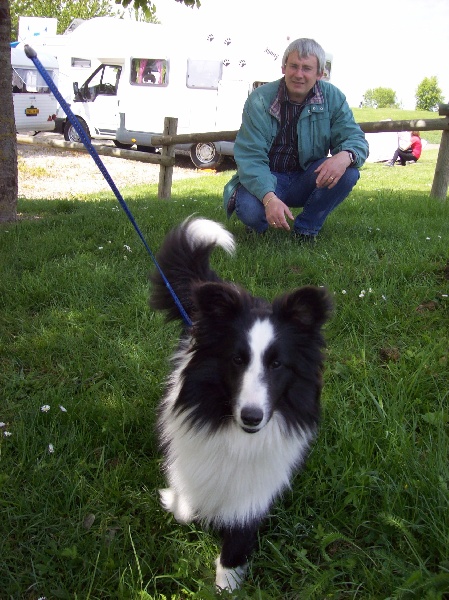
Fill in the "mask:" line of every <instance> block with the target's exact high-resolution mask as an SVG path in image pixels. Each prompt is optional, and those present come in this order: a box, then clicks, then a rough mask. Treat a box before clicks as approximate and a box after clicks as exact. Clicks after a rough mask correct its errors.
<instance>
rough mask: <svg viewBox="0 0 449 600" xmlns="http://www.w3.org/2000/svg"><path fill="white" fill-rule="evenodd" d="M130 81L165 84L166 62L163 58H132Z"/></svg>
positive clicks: (166, 80) (166, 76) (166, 81)
mask: <svg viewBox="0 0 449 600" xmlns="http://www.w3.org/2000/svg"><path fill="white" fill-rule="evenodd" d="M131 83H132V84H134V85H153V86H154V85H167V83H168V62H167V61H166V60H165V59H163V58H132V59H131Z"/></svg>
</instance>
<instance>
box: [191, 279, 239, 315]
mask: <svg viewBox="0 0 449 600" xmlns="http://www.w3.org/2000/svg"><path fill="white" fill-rule="evenodd" d="M192 297H193V305H194V313H196V314H197V316H199V315H201V316H205V317H208V318H212V319H229V318H230V317H232V316H234V315H236V314H237V313H238V312H240V311H241V310H242V306H243V299H242V291H241V290H240V289H239V288H237V287H236V286H234V285H232V284H230V283H225V282H207V283H200V284H198V285H195V286H194V287H193V289H192ZM194 316H195V315H194Z"/></svg>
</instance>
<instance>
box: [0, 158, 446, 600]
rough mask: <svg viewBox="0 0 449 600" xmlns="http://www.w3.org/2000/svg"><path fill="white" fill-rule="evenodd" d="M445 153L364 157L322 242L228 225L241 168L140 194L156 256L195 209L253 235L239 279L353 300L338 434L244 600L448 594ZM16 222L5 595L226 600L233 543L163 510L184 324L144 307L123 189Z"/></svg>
mask: <svg viewBox="0 0 449 600" xmlns="http://www.w3.org/2000/svg"><path fill="white" fill-rule="evenodd" d="M436 157H437V151H435V150H427V151H424V153H423V156H422V159H421V160H420V161H419V162H418V163H417V164H416V165H414V166H409V167H406V168H405V169H404V168H400V167H397V168H394V169H387V168H385V167H383V166H382V165H378V164H368V165H366V166H365V167H364V168H363V169H362V177H361V180H360V182H359V183H358V185H357V186H356V188H355V190H354V192H353V193H352V194H351V196H350V197H349V198H348V199H347V200H346V201H345V202H344V203H343V204H342V205H341V206H340V207H339V208H338V209H337V210H336V211H335V212H334V213H333V214H332V215H331V216H330V217H329V219H328V220H327V222H326V225H325V227H324V228H323V231H322V234H321V235H320V240H319V243H318V244H317V246H316V247H314V248H304V247H299V246H297V245H296V244H295V243H294V242H293V241H292V240H291V239H290V238H289V236H288V235H285V234H283V233H281V232H276V231H270V232H269V233H268V234H267V235H266V236H264V237H263V238H260V239H259V238H257V239H254V238H247V237H246V236H245V234H244V231H243V226H242V225H241V224H240V223H238V222H237V221H236V219H235V218H233V219H232V220H231V221H229V222H227V221H226V219H225V215H224V211H223V208H222V203H221V193H222V188H223V185H224V183H225V182H226V181H227V180H228V178H229V176H230V173H228V172H224V173H220V174H218V175H212V176H205V177H204V178H199V179H194V180H184V181H181V182H176V183H175V184H174V187H173V198H172V200H171V201H159V200H157V198H156V195H157V190H156V188H155V186H149V187H148V188H145V189H143V188H139V189H134V190H122V193H123V195H124V197H125V198H126V200H127V201H128V203H129V205H130V207H131V209H132V211H133V213H134V215H135V218H136V220H137V222H138V223H139V225H140V227H141V228H142V231H143V232H144V235H145V236H146V238H147V240H148V242H149V244H150V246H151V247H152V248H153V249H154V250H157V248H158V247H159V245H160V243H161V240H162V239H163V236H164V235H165V233H166V232H167V231H168V230H169V229H170V228H171V227H172V226H173V225H174V224H176V223H179V222H180V221H181V220H182V219H184V218H185V217H187V216H188V215H190V214H192V213H194V212H195V213H197V214H199V215H202V216H205V217H209V218H212V219H216V220H218V221H220V222H223V223H226V225H227V226H228V227H229V229H230V230H231V231H232V232H233V233H234V234H235V236H236V238H237V243H238V250H237V254H236V257H235V258H233V259H231V258H229V257H227V256H225V255H224V253H222V252H221V251H217V252H216V253H215V254H214V255H213V264H214V266H215V268H216V269H217V270H218V271H219V273H220V274H221V275H222V276H223V277H224V278H227V279H230V280H235V281H239V282H241V283H243V284H244V285H245V286H246V287H247V288H249V289H250V290H251V291H252V292H253V293H254V294H260V295H263V296H265V297H268V298H273V297H274V296H275V295H277V294H279V293H281V292H283V291H285V290H289V289H292V288H294V287H296V286H300V285H304V284H309V283H314V284H317V285H325V286H327V288H328V289H329V290H330V291H331V293H332V294H333V295H334V298H335V314H334V317H333V319H332V320H331V321H330V323H329V325H328V326H327V329H326V338H327V343H328V348H327V351H326V355H327V359H326V370H325V387H324V391H323V419H322V425H321V430H320V435H319V437H318V440H317V442H316V444H315V445H314V447H313V451H312V453H311V456H310V460H309V462H308V463H307V466H306V468H305V469H304V471H303V472H302V473H301V474H299V475H298V476H297V477H296V479H295V481H294V484H293V488H292V490H291V491H290V492H288V493H286V494H285V496H284V497H283V499H282V501H280V502H278V503H277V504H276V506H275V507H274V508H273V510H272V513H271V515H270V518H269V519H268V521H267V524H266V526H264V528H263V530H262V531H261V536H260V549H259V551H258V552H257V553H256V554H255V556H254V559H253V561H252V563H251V569H250V573H249V577H248V580H247V582H246V584H245V586H244V588H243V590H242V592H241V593H240V594H239V597H241V598H255V599H264V600H267V599H273V600H279V599H281V598H282V599H291V600H293V599H294V600H297V599H299V598H301V600H305V599H316V600H323V599H324V598H329V599H330V598H332V599H334V598H336V599H359V598H363V599H386V598H395V599H399V598H401V599H417V600H421V599H424V598H425V599H428V600H437V599H438V600H443V599H444V600H446V599H447V598H448V597H449V596H448V594H449V556H448V549H449V492H448V485H449V466H448V460H447V459H448V455H449V408H448V390H449V369H448V354H449V348H448V341H447V340H448V326H449V298H448V296H447V295H448V293H449V281H448V278H449V266H448V265H449V263H448V243H449V203H448V202H440V201H437V200H433V199H430V198H429V190H430V186H431V183H432V179H433V172H434V169H435V162H436ZM19 211H20V213H21V215H22V219H21V221H20V222H18V223H16V224H9V225H3V226H2V227H1V228H0V261H1V263H0V272H1V278H0V308H1V310H0V364H1V368H0V396H1V402H0V421H2V422H3V423H4V424H5V425H4V427H3V428H2V429H3V433H5V432H9V433H11V435H10V436H6V435H2V436H1V437H0V507H1V520H0V597H1V598H2V599H3V598H5V600H6V599H9V600H10V599H14V600H19V599H20V600H22V599H26V600H37V598H40V597H43V596H45V597H46V598H47V599H48V600H50V599H51V600H53V599H57V598H62V599H69V598H70V599H75V598H76V599H82V600H85V599H90V600H94V599H95V600H96V599H99V600H100V599H101V600H104V599H110V598H120V599H136V600H137V599H138V600H144V599H154V600H162V599H170V600H185V599H187V598H199V599H207V598H213V597H214V590H213V578H214V564H213V562H214V559H215V557H216V555H217V553H218V542H217V538H216V537H215V535H214V534H213V533H212V532H210V531H204V530H202V529H201V528H199V527H196V526H181V525H179V524H177V523H176V522H175V521H174V520H173V519H172V518H171V517H170V516H169V515H167V514H165V513H164V512H163V511H162V510H161V508H160V506H159V503H158V498H157V489H158V488H159V487H160V486H162V485H163V483H164V481H163V476H162V474H161V471H160V455H159V452H158V449H157V446H156V441H155V434H154V422H155V411H156V406H157V403H158V400H159V398H160V397H161V393H162V389H163V381H164V377H165V376H166V374H167V372H168V362H167V359H168V357H169V355H170V354H171V352H172V350H173V349H174V347H175V345H176V343H177V335H178V326H177V325H170V326H167V325H165V324H164V323H163V321H162V318H161V316H160V315H159V314H154V313H153V312H152V311H151V310H150V309H149V307H148V305H147V296H148V285H147V273H148V271H149V270H150V269H151V268H152V263H151V260H150V258H149V257H148V255H147V254H146V251H145V249H144V247H143V245H142V244H141V242H140V240H139V239H138V237H137V235H136V233H135V232H134V230H133V229H132V227H131V225H130V224H129V222H128V220H127V218H126V216H125V214H124V213H123V212H122V211H121V209H119V208H118V205H117V202H116V200H115V198H114V197H113V196H112V194H104V195H102V196H100V197H95V198H90V199H87V200H86V201H46V200H33V201H28V200H21V201H20V204H19ZM362 290H365V293H364V294H363V293H362ZM45 405H49V406H50V409H49V410H48V411H47V412H45V411H42V410H41V407H43V406H45ZM60 406H62V407H63V408H64V409H65V411H66V412H65V411H63V410H62V409H61V408H60ZM49 444H52V445H53V452H50V451H49Z"/></svg>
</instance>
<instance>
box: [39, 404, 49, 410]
mask: <svg viewBox="0 0 449 600" xmlns="http://www.w3.org/2000/svg"><path fill="white" fill-rule="evenodd" d="M49 410H50V405H49V404H44V405H43V406H41V412H48V411H49Z"/></svg>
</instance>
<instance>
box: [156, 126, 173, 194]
mask: <svg viewBox="0 0 449 600" xmlns="http://www.w3.org/2000/svg"><path fill="white" fill-rule="evenodd" d="M177 130H178V119H176V118H175V117H165V119H164V135H176V132H177ZM161 155H162V156H168V157H169V158H174V156H175V145H174V144H172V145H170V146H162V152H161ZM172 179H173V166H171V167H166V166H164V165H162V164H161V167H160V170H159V187H158V198H159V200H169V199H170V198H171V184H172Z"/></svg>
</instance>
